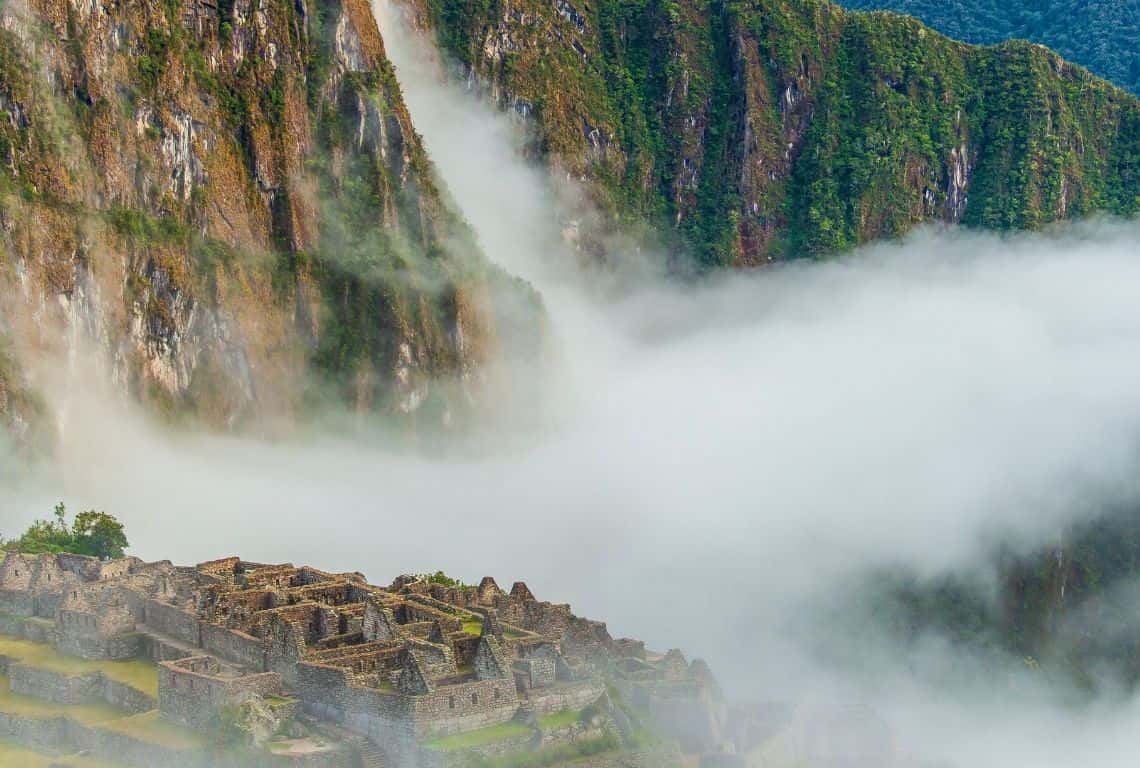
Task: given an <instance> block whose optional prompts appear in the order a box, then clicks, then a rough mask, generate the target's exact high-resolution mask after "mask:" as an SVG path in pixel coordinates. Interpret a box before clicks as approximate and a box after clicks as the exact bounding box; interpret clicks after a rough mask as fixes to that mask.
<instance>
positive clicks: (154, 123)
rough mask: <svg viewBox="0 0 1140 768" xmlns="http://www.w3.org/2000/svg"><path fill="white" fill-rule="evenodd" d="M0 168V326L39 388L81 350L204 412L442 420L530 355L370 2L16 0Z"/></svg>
mask: <svg viewBox="0 0 1140 768" xmlns="http://www.w3.org/2000/svg"><path fill="white" fill-rule="evenodd" d="M0 159H2V162H3V171H2V172H0V225H2V227H0V297H2V302H0V323H3V326H0V330H5V329H6V330H7V333H8V336H9V338H10V339H11V342H12V345H13V346H12V349H13V354H12V355H11V357H12V358H13V359H15V360H21V359H22V360H23V362H24V364H25V365H24V367H25V369H26V370H27V372H28V373H29V374H30V375H31V378H36V375H37V374H39V379H40V380H42V379H43V378H44V377H43V375H42V374H43V371H42V370H38V371H37V368H41V369H42V368H43V365H42V364H41V362H40V361H43V360H51V361H53V364H54V365H57V366H58V365H63V366H67V365H69V364H71V363H72V362H73V361H74V360H76V359H78V357H79V353H80V352H90V353H91V357H93V359H94V360H95V361H96V368H97V369H99V370H102V371H103V373H104V374H105V375H106V376H107V377H109V378H110V379H112V380H113V381H115V382H116V383H117V384H119V385H121V386H122V387H124V388H125V389H127V390H128V391H129V392H130V393H132V394H134V395H136V396H138V397H140V398H142V399H143V400H145V401H147V402H149V403H150V404H151V405H152V406H155V407H157V408H158V409H160V410H164V411H166V412H168V413H171V414H179V415H180V414H187V413H189V414H193V415H195V416H197V417H200V418H201V419H203V420H205V421H207V422H210V423H213V424H215V425H219V426H224V427H234V426H240V425H242V424H249V423H252V422H255V421H256V422H257V423H258V424H259V425H265V424H268V423H271V422H272V421H274V420H277V419H281V420H284V421H289V420H291V419H293V418H294V417H295V416H296V414H297V413H298V411H299V410H300V409H301V408H302V406H306V405H308V404H310V403H311V402H312V401H313V400H314V399H317V398H320V399H322V400H324V399H325V398H327V397H329V394H330V393H331V399H332V400H334V401H336V402H342V403H347V404H348V405H350V406H351V407H353V408H357V409H361V410H383V411H387V412H391V413H395V414H406V415H407V416H408V417H409V418H411V417H414V418H415V419H418V420H423V421H431V422H439V421H441V420H443V421H450V420H452V419H454V418H456V417H458V416H461V415H462V412H463V411H464V410H466V409H469V406H470V405H471V404H472V403H473V402H475V401H477V399H478V396H479V389H480V382H481V381H482V379H483V377H484V372H485V370H486V366H487V365H488V364H490V363H491V362H492V361H494V360H495V359H497V358H498V357H499V356H500V355H502V354H505V353H507V352H509V351H511V350H515V349H519V350H521V352H525V351H526V350H525V349H522V347H528V346H529V347H533V346H534V345H536V344H537V343H538V335H539V334H540V331H539V330H537V329H538V328H539V326H540V324H541V306H540V302H539V300H538V298H537V296H536V295H535V294H534V293H533V292H532V291H531V290H530V289H529V287H527V286H525V285H523V284H521V283H519V282H518V281H516V280H514V279H512V278H510V277H508V276H506V275H505V274H503V273H501V272H500V271H499V270H497V269H495V268H494V267H492V266H491V265H490V263H489V262H488V260H487V259H486V258H485V257H484V255H483V254H482V253H481V252H480V251H479V248H478V246H477V244H476V243H475V242H474V238H473V236H472V233H471V232H470V231H469V229H468V227H467V226H466V224H465V223H464V222H463V221H462V219H461V218H460V216H459V215H457V213H456V212H455V210H454V208H453V207H452V206H451V205H450V203H449V201H448V199H447V196H446V194H445V192H444V191H443V190H442V189H441V187H440V185H439V182H438V181H437V179H436V178H435V174H434V170H433V168H432V166H431V164H430V162H429V161H428V159H427V157H426V156H425V154H424V151H423V148H422V146H421V144H420V141H419V138H418V137H417V135H416V133H415V131H414V129H413V126H412V123H411V120H410V117H409V115H408V112H407V110H406V108H405V107H404V104H403V102H402V99H401V95H400V92H399V88H398V86H397V84H396V81H395V78H394V75H393V71H392V67H391V65H390V64H389V62H388V60H387V58H386V56H385V52H384V45H383V42H382V40H381V38H380V34H379V30H378V29H377V27H376V23H375V20H374V18H373V16H372V14H371V10H370V8H369V6H368V4H367V3H366V2H365V1H364V0H343V2H338V1H337V0H332V1H326V0H322V2H320V3H314V4H306V3H304V2H297V3H292V2H285V1H284V0H220V2H218V3H214V2H208V1H207V0H170V1H169V2H157V1H155V0H145V1H144V2H138V3H124V4H120V3H107V2H100V1H98V0H96V1H95V2H66V1H65V0H30V2H28V3H27V4H26V5H25V4H24V3H23V0H12V2H7V3H5V4H4V5H3V6H2V29H0ZM508 313H509V314H511V315H512V316H513V317H514V318H515V325H518V324H520V320H521V324H522V325H526V326H527V327H528V329H534V330H527V331H525V332H515V331H514V330H512V329H511V328H508V327H507V324H506V321H505V319H504V318H505V317H506V315H507V314H508ZM508 347H509V348H510V349H507V348H508ZM0 375H2V369H0ZM0 386H5V389H4V390H3V391H5V392H9V390H8V389H7V388H6V385H0ZM8 398H9V399H11V395H8ZM401 418H402V417H401Z"/></svg>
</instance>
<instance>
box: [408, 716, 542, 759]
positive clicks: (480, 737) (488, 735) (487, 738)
mask: <svg viewBox="0 0 1140 768" xmlns="http://www.w3.org/2000/svg"><path fill="white" fill-rule="evenodd" d="M530 733H531V730H530V728H528V727H527V726H525V725H523V724H522V723H513V722H512V723H503V724H502V725H493V726H491V727H490V728H481V729H479V730H478V731H470V732H468V733H458V734H456V735H454V736H444V737H443V738H442V739H435V740H434V741H429V742H428V743H427V744H425V745H424V746H425V747H427V748H428V749H434V750H436V751H438V752H455V751H457V750H461V749H471V748H472V747H482V746H484V745H486V744H495V743H496V742H500V741H506V740H507V739H514V738H518V737H521V736H527V735H529V734H530Z"/></svg>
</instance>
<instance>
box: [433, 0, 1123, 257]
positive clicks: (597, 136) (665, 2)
mask: <svg viewBox="0 0 1140 768" xmlns="http://www.w3.org/2000/svg"><path fill="white" fill-rule="evenodd" d="M415 2H416V6H415V12H414V17H415V19H416V21H417V23H418V24H419V25H421V26H422V27H425V28H431V29H434V30H435V33H436V35H437V37H438V40H439V42H440V44H441V46H442V47H443V49H444V50H446V51H448V52H449V53H450V54H451V56H452V57H453V58H454V59H455V60H456V61H457V62H458V63H459V66H460V68H461V70H462V72H463V73H470V74H472V75H473V76H474V78H473V79H474V80H475V81H476V82H478V83H481V84H483V86H484V87H485V88H486V89H487V91H488V92H489V93H490V94H492V95H493V96H494V97H495V98H497V99H498V100H499V102H500V103H501V104H502V106H503V107H504V108H505V109H513V110H514V111H516V112H518V113H520V114H522V115H525V116H527V117H529V118H530V119H531V120H532V122H533V125H534V128H535V136H534V142H533V151H534V153H535V154H536V156H539V157H542V158H545V159H546V160H548V161H549V163H550V164H551V165H552V166H553V167H555V168H557V169H558V170H560V171H564V172H565V173H567V174H569V175H571V176H573V177H577V178H582V179H585V180H586V181H587V184H588V186H589V187H590V189H591V191H592V193H593V196H594V198H595V200H596V201H597V202H598V204H599V205H600V207H601V208H602V210H603V211H605V212H606V213H607V214H609V216H610V220H611V222H612V223H613V224H614V226H618V227H620V226H623V225H624V224H626V223H628V222H629V221H631V220H637V219H639V218H641V217H647V218H648V219H649V220H650V221H652V222H654V223H656V224H657V225H658V228H659V229H660V230H661V231H663V232H666V233H668V236H670V237H671V238H672V241H673V242H672V245H673V246H674V248H678V249H681V248H683V249H684V250H687V251H689V252H691V253H693V254H694V255H695V257H696V258H697V260H698V261H699V262H701V263H703V264H706V265H724V264H733V265H752V264H763V263H767V262H770V261H774V260H779V259H786V258H793V257H800V256H813V255H819V254H826V253H831V252H835V251H839V250H842V249H845V248H849V247H851V246H854V245H857V244H859V243H863V242H867V241H870V240H874V239H876V238H879V237H889V236H895V235H899V234H902V233H905V232H906V231H908V230H909V229H911V228H912V227H914V226H915V225H916V224H919V223H921V222H928V221H942V222H950V223H959V222H960V223H963V224H967V225H972V226H985V227H992V228H996V229H1023V228H1024V229H1031V228H1036V227H1040V226H1043V225H1045V224H1047V223H1049V222H1052V221H1055V220H1058V219H1065V218H1071V217H1077V216H1084V215H1088V214H1091V213H1093V212H1095V211H1108V212H1111V213H1115V214H1121V215H1129V214H1132V213H1135V212H1136V211H1137V210H1140V102H1138V101H1137V99H1136V98H1135V97H1133V96H1131V95H1129V94H1127V93H1125V92H1124V91H1122V90H1120V89H1118V88H1115V87H1114V86H1112V85H1110V84H1108V83H1107V82H1104V81H1102V80H1099V79H1097V78H1095V77H1093V76H1091V75H1090V74H1088V73H1087V72H1086V71H1085V70H1083V69H1081V68H1079V67H1074V66H1072V65H1070V64H1068V63H1066V62H1065V61H1064V60H1062V59H1061V58H1060V57H1058V56H1057V55H1056V54H1054V53H1052V52H1050V51H1048V50H1046V49H1044V48H1041V47H1039V46H1035V45H1031V44H1028V43H1024V42H1010V43H1005V44H1003V45H1001V46H997V47H993V48H982V47H974V46H969V45H966V44H963V43H959V42H955V41H953V40H951V39H949V38H946V37H943V36H942V35H940V34H938V33H936V32H933V31H932V30H930V29H929V28H927V27H925V26H923V25H922V24H921V23H919V22H918V21H915V20H914V19H910V18H907V17H903V16H898V15H895V14H885V13H875V14H865V13H854V12H850V11H845V10H843V9H842V8H840V7H838V6H836V5H833V4H831V3H828V2H824V1H823V0H795V1H792V0H754V1H753V2H741V1H740V0H727V1H721V0H717V1H716V2H712V1H711V0H709V1H705V0H590V1H589V2H586V1H585V0H558V2H550V3H548V2H537V1H536V0H520V1H519V2H513V3H506V2H500V1H499V0H479V1H478V2H474V3H472V2H466V0H462V1H461V0H415Z"/></svg>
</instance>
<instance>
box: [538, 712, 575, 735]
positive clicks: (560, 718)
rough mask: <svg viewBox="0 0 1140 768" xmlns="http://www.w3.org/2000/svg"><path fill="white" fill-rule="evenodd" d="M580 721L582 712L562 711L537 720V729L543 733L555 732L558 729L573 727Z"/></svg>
mask: <svg viewBox="0 0 1140 768" xmlns="http://www.w3.org/2000/svg"><path fill="white" fill-rule="evenodd" d="M581 719H582V710H580V709H564V710H562V711H561V712H555V713H554V714H553V715H543V716H542V717H540V718H538V727H539V728H541V729H542V730H544V731H556V730H558V729H559V728H566V727H567V726H571V725H574V723H576V722H578V721H579V720H581Z"/></svg>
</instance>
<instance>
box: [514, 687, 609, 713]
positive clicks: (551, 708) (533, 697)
mask: <svg viewBox="0 0 1140 768" xmlns="http://www.w3.org/2000/svg"><path fill="white" fill-rule="evenodd" d="M605 692H606V687H605V685H604V684H603V683H602V682H601V681H597V680H585V681H583V682H580V683H559V684H558V685H554V686H551V687H549V688H538V689H535V690H532V691H529V699H530V704H531V707H533V708H534V712H535V714H537V715H551V714H554V713H555V712H562V711H563V710H567V709H582V708H583V707H588V706H589V705H591V704H593V703H594V702H596V701H597V700H598V699H600V698H601V697H602V694H603V693H605Z"/></svg>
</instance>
